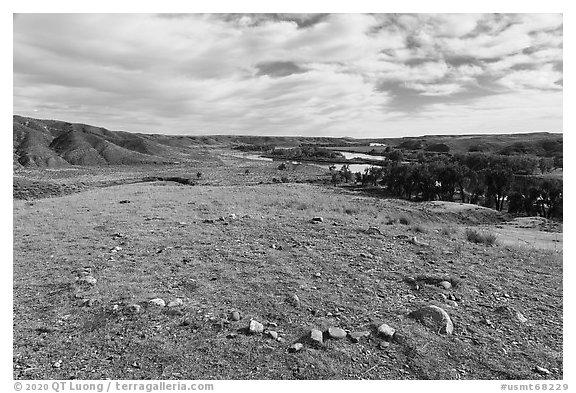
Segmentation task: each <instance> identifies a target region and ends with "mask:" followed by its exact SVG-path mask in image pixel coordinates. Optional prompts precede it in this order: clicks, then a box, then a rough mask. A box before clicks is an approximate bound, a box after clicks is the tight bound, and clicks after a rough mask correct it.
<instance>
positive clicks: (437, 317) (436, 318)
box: [409, 305, 454, 334]
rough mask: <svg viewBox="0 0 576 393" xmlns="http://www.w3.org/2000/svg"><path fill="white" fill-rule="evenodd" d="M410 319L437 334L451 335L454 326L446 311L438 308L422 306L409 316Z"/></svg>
mask: <svg viewBox="0 0 576 393" xmlns="http://www.w3.org/2000/svg"><path fill="white" fill-rule="evenodd" d="M409 316H410V317H412V318H415V319H416V320H418V321H420V322H421V323H422V324H423V325H424V326H427V327H429V328H432V329H434V330H436V331H438V332H439V333H443V334H452V331H453V330H454V325H453V324H452V320H451V319H450V316H449V315H448V313H447V312H446V311H444V310H443V309H441V308H440V307H438V306H433V305H429V306H424V307H422V308H420V309H418V310H416V311H413V312H411V313H410V314H409Z"/></svg>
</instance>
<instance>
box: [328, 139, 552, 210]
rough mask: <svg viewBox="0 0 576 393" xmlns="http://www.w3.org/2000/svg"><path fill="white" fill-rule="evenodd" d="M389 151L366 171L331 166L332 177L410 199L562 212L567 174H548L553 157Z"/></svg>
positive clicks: (333, 179) (334, 179) (334, 180)
mask: <svg viewBox="0 0 576 393" xmlns="http://www.w3.org/2000/svg"><path fill="white" fill-rule="evenodd" d="M386 154H387V160H385V161H384V162H383V163H382V165H381V166H372V167H370V168H368V169H366V170H365V171H364V172H363V173H360V172H357V173H352V171H351V170H350V167H349V166H348V165H343V166H342V167H341V168H340V169H339V170H336V167H335V166H331V167H330V172H331V175H332V182H334V183H335V184H336V183H341V182H345V183H355V184H358V185H361V186H362V187H380V188H382V189H383V190H384V191H385V192H386V193H388V194H389V195H392V196H396V197H401V198H406V199H409V200H417V201H432V200H442V201H456V200H458V201H460V202H463V203H473V204H479V205H482V206H486V207H491V208H494V209H496V210H498V211H502V210H505V209H507V211H508V212H510V213H513V214H518V215H522V214H524V215H528V216H534V215H539V216H543V217H547V218H552V217H554V218H561V217H562V194H563V192H562V188H563V185H562V180H560V179H554V178H551V177H549V176H548V177H547V176H543V175H545V174H547V173H549V172H551V171H552V169H553V168H554V159H553V158H549V157H536V156H504V155H497V154H486V153H466V154H456V155H453V156H449V155H432V156H430V155H418V157H417V159H416V160H413V161H410V162H406V161H402V160H403V157H402V153H401V152H399V151H398V150H394V149H393V150H391V151H389V152H387V153H386Z"/></svg>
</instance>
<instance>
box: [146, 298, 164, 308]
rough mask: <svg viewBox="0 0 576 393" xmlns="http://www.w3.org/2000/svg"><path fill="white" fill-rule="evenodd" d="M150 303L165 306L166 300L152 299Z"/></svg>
mask: <svg viewBox="0 0 576 393" xmlns="http://www.w3.org/2000/svg"><path fill="white" fill-rule="evenodd" d="M148 303H150V304H152V305H153V306H158V307H164V306H165V305H166V302H165V301H164V300H162V299H160V298H156V299H152V300H150V301H149V302H148Z"/></svg>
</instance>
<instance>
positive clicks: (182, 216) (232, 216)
mask: <svg viewBox="0 0 576 393" xmlns="http://www.w3.org/2000/svg"><path fill="white" fill-rule="evenodd" d="M223 153H224V152H223V151H219V150H212V151H209V152H208V153H207V154H206V156H205V157H206V159H205V160H199V161H198V162H196V163H191V164H187V165H182V166H166V167H161V168H159V167H105V168H92V169H90V168H77V169H72V170H60V171H59V170H54V171H20V172H18V173H15V185H16V184H28V183H26V182H27V181H28V182H40V181H43V182H47V183H51V184H58V185H62V184H66V185H73V186H74V188H71V189H70V190H69V192H63V193H58V194H53V197H50V198H45V197H44V196H48V195H49V194H50V193H48V194H46V195H44V194H43V195H41V197H40V198H28V199H27V200H25V199H17V200H14V277H13V282H14V305H13V307H14V321H13V323H14V344H13V345H14V354H13V356H14V378H15V379H57V380H61V379H103V378H114V379H360V378H362V379H540V378H546V379H562V377H563V361H562V353H563V337H562V327H563V320H562V318H563V316H562V299H563V297H562V248H561V242H560V243H558V241H556V242H555V244H556V247H555V249H552V248H549V247H548V248H547V247H541V246H540V245H539V244H536V243H533V244H528V245H523V244H520V243H518V244H514V242H505V241H504V242H502V241H499V240H498V235H497V240H496V244H495V245H494V246H486V245H484V244H475V243H472V242H470V241H468V240H467V238H466V234H465V230H466V228H472V229H478V230H482V231H492V230H495V229H497V228H496V226H500V227H501V228H500V230H505V229H506V228H508V227H513V226H511V225H509V224H506V223H507V222H508V221H509V218H508V217H505V216H503V215H501V214H499V213H497V212H495V211H493V210H490V209H485V208H481V207H478V206H474V205H462V204H457V203H446V202H442V203H440V202H428V203H415V202H408V201H402V200H394V199H381V198H376V197H373V196H370V195H365V194H362V193H359V192H353V191H350V190H346V189H342V188H335V187H332V186H328V185H323V184H309V183H307V181H308V180H311V179H315V178H320V179H322V178H323V176H324V177H325V178H328V177H327V175H326V173H325V172H326V171H325V170H324V169H322V168H318V167H315V166H312V165H302V166H293V167H290V168H289V169H288V170H286V171H279V170H278V169H277V166H278V164H277V163H270V162H256V161H248V160H243V159H240V158H236V157H231V156H229V155H225V154H223ZM197 172H201V173H202V175H201V177H200V178H199V179H196V183H197V184H196V185H194V186H188V185H182V184H178V183H174V182H164V181H161V182H147V183H142V182H134V181H135V180H138V179H140V178H142V177H143V176H149V175H155V176H158V175H159V174H165V175H171V176H188V177H190V178H194V177H195V176H196V173H197ZM280 176H286V177H288V178H289V179H290V183H286V184H282V183H274V182H273V181H272V178H273V177H276V178H280ZM15 190H16V187H15ZM15 192H16V191H15ZM121 201H122V202H123V203H120V202H121ZM316 216H321V217H322V218H323V222H322V223H313V222H312V221H311V219H312V218H313V217H316ZM539 225H540V224H539ZM539 225H533V226H532V227H530V228H523V229H524V230H531V231H533V233H538V232H541V233H549V229H547V228H544V227H542V226H541V225H540V226H539ZM370 227H377V228H378V229H379V231H374V230H369V228H370ZM555 228H556V229H555V232H554V233H556V235H555V238H556V240H557V238H558V235H557V233H558V232H559V231H561V229H558V228H557V227H555ZM513 229H515V230H516V229H518V228H516V227H514V228H513ZM534 231H535V232H534ZM546 231H547V232H546ZM494 233H496V232H494ZM414 237H415V238H416V241H414ZM560 238H561V234H560ZM551 241H552V240H551ZM88 273H89V274H90V275H91V276H93V277H94V278H96V280H97V282H96V283H95V284H94V285H90V284H86V283H81V282H80V281H77V278H79V277H83V276H85V275H86V274H88ZM410 278H413V279H415V282H416V283H417V284H418V285H416V286H415V285H414V281H412V280H410ZM441 280H448V281H449V282H451V283H452V288H450V289H442V288H440V287H439V286H438V285H436V284H437V283H438V282H439V281H441ZM293 295H297V296H298V298H299V299H300V302H299V304H294V302H293V301H291V298H292V296H293ZM154 298H162V299H164V300H165V301H166V302H168V301H170V300H173V299H176V298H179V299H182V300H183V305H182V306H177V307H171V308H168V307H162V308H160V307H156V306H153V305H151V304H149V300H150V299H154ZM133 304H137V305H139V306H140V311H139V312H134V311H133V309H131V308H130V307H129V306H130V305H133ZM426 304H435V305H438V306H440V307H442V308H444V309H445V310H446V311H447V312H448V314H449V315H450V316H451V318H452V320H453V322H454V326H455V328H454V334H453V335H449V336H446V335H441V334H438V333H437V332H435V331H432V330H430V329H429V328H427V327H425V326H423V325H421V324H420V323H419V322H417V321H415V320H413V319H411V318H409V317H408V314H409V313H410V312H411V311H413V310H415V309H417V308H418V307H420V306H422V305H426ZM233 310H237V311H239V312H240V315H241V319H240V321H232V320H230V318H229V315H230V312H231V311H233ZM518 313H520V314H521V315H522V316H523V317H525V319H526V320H523V319H522V318H519V317H518ZM252 318H253V319H256V320H258V321H260V322H262V323H264V324H265V325H266V327H267V328H268V329H270V330H274V331H277V332H278V333H279V334H280V337H282V338H283V341H276V340H274V339H272V338H271V337H269V336H268V335H249V334H246V327H247V326H248V324H249V321H250V319H252ZM381 322H385V323H387V324H389V325H390V326H392V327H394V328H395V329H396V330H397V331H398V332H399V333H400V334H399V336H400V337H402V340H399V341H398V342H393V343H391V344H390V345H389V346H385V345H382V342H383V340H382V339H381V338H379V337H377V335H376V329H375V328H376V327H377V326H378V324H379V323H381ZM330 326H340V327H342V328H345V329H349V330H351V331H362V330H368V331H370V332H371V333H372V334H371V336H370V337H369V338H365V339H362V340H361V341H360V342H359V343H353V342H351V341H349V340H348V339H344V340H340V341H336V340H326V342H325V345H323V346H321V347H316V346H312V345H309V344H308V343H307V341H306V336H307V334H308V332H309V330H310V329H311V328H314V327H316V328H320V329H327V328H328V327H330ZM295 342H303V343H305V346H304V349H303V350H302V351H299V352H296V353H289V351H288V348H289V347H290V345H292V344H293V343H295ZM536 366H539V367H543V368H546V369H547V370H549V371H550V373H549V374H545V375H542V374H539V373H537V372H535V367H536Z"/></svg>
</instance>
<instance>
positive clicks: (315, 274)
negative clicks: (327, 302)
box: [313, 273, 322, 278]
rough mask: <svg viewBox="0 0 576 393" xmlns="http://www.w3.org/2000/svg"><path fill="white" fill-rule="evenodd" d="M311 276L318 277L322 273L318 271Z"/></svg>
mask: <svg viewBox="0 0 576 393" xmlns="http://www.w3.org/2000/svg"><path fill="white" fill-rule="evenodd" d="M313 276H314V277H316V278H320V277H322V274H320V273H314V274H313Z"/></svg>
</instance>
